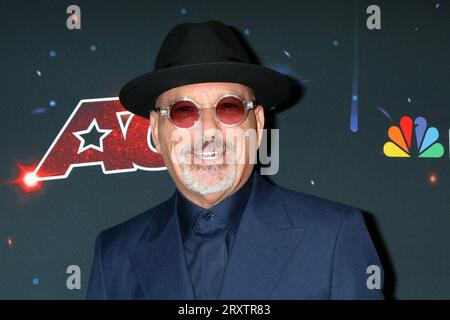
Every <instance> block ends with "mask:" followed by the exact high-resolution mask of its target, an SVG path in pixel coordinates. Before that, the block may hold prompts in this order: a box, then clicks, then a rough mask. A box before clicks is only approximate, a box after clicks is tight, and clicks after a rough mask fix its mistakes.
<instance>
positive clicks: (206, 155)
mask: <svg viewBox="0 0 450 320" xmlns="http://www.w3.org/2000/svg"><path fill="white" fill-rule="evenodd" d="M195 155H196V156H197V157H199V158H202V159H207V160H211V159H216V158H218V157H219V156H221V155H222V153H221V152H203V153H196V154H195Z"/></svg>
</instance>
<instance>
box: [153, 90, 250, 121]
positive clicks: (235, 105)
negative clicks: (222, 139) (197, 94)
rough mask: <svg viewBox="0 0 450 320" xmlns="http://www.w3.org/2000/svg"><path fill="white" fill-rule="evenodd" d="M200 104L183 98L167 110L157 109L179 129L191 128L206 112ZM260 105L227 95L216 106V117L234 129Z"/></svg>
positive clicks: (171, 104) (219, 99)
mask: <svg viewBox="0 0 450 320" xmlns="http://www.w3.org/2000/svg"><path fill="white" fill-rule="evenodd" d="M199 105H200V104H198V103H197V102H195V101H194V100H193V99H190V98H187V97H183V98H181V99H178V100H176V101H173V102H172V103H170V105H169V106H168V107H166V108H161V107H156V108H155V109H156V110H157V111H159V112H160V114H161V116H165V117H168V118H169V120H170V121H171V122H172V124H173V125H175V126H176V127H178V128H184V129H186V128H191V127H192V126H194V125H195V123H196V121H198V120H199V119H200V118H201V117H202V113H203V112H204V111H203V109H202V108H199V107H198V106H199ZM257 105H258V100H257V99H254V100H244V99H242V98H241V97H239V96H237V95H233V94H225V95H223V96H221V97H219V98H218V100H217V101H216V103H215V104H214V107H213V109H214V116H215V120H216V122H217V121H218V122H219V123H220V124H221V125H223V126H225V127H234V126H237V125H240V124H242V122H244V120H245V119H246V118H247V115H248V111H249V110H251V109H253V108H255V107H256V106H257Z"/></svg>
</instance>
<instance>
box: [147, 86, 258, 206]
mask: <svg viewBox="0 0 450 320" xmlns="http://www.w3.org/2000/svg"><path fill="white" fill-rule="evenodd" d="M230 94H231V95H235V96H238V97H241V98H242V99H243V100H245V101H250V100H253V99H255V96H254V93H253V91H252V90H251V88H249V87H247V86H245V85H241V84H238V83H228V82H207V83H198V84H190V85H185V86H180V87H176V88H173V89H171V90H168V91H165V92H163V93H162V94H161V95H160V96H159V97H158V99H157V101H156V106H158V107H161V108H167V107H168V106H169V104H170V103H172V102H173V101H177V100H179V99H181V98H190V99H192V100H193V101H194V102H195V104H196V105H197V107H198V108H199V110H200V117H199V119H198V121H197V122H195V124H194V125H193V126H190V127H187V128H180V127H177V126H176V125H175V124H174V122H172V121H171V120H170V119H169V117H167V116H163V115H161V114H160V112H155V111H152V112H151V113H150V122H151V127H152V136H153V140H154V142H155V145H156V148H157V150H158V152H159V153H161V154H162V156H163V158H164V162H165V165H166V167H167V169H168V171H169V174H170V175H171V176H172V178H173V180H174V181H175V184H176V185H177V187H178V189H179V190H180V191H181V192H182V193H183V194H184V195H186V196H187V197H188V198H189V199H190V200H194V202H196V203H197V204H200V205H204V206H207V207H208V206H212V205H213V204H215V203H217V202H219V201H221V200H222V199H223V198H225V197H227V196H228V195H230V194H232V193H233V192H234V191H236V190H237V189H239V188H240V187H241V186H242V185H243V184H244V183H245V182H246V181H247V179H248V177H249V176H250V174H251V171H252V169H253V167H254V164H255V162H256V150H257V149H258V148H259V145H260V143H261V137H262V129H263V126H264V112H263V108H262V106H261V105H258V106H256V107H255V108H253V109H251V110H249V111H248V113H247V116H246V118H245V120H244V121H243V122H242V123H240V124H239V123H238V124H237V125H234V126H233V125H231V126H230V125H226V124H225V125H224V124H223V123H221V122H220V120H219V118H218V117H216V114H215V112H214V105H215V103H216V102H217V101H218V100H219V99H220V98H221V97H223V96H224V95H230Z"/></svg>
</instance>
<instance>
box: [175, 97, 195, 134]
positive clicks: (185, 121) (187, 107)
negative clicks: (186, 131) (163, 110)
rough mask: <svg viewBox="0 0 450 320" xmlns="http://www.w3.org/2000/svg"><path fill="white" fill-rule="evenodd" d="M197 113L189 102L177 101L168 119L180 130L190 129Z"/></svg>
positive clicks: (193, 105)
mask: <svg viewBox="0 0 450 320" xmlns="http://www.w3.org/2000/svg"><path fill="white" fill-rule="evenodd" d="M198 116H199V111H198V109H197V107H196V106H195V104H193V103H192V102H190V101H178V102H177V103H175V104H174V105H173V106H172V108H171V109H170V119H171V120H172V122H173V123H174V124H175V125H176V126H177V127H180V128H190V127H192V126H193V125H194V123H195V121H197V119H198Z"/></svg>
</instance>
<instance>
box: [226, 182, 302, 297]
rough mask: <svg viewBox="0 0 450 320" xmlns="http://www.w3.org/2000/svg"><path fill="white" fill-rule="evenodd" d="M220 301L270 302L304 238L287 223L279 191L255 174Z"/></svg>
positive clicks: (289, 222) (296, 229)
mask: <svg viewBox="0 0 450 320" xmlns="http://www.w3.org/2000/svg"><path fill="white" fill-rule="evenodd" d="M254 178H255V180H254V185H253V191H252V194H251V196H250V198H249V200H248V204H247V206H246V209H245V211H244V215H243V216H242V220H241V223H240V226H239V229H238V232H237V234H236V239H235V243H234V245H233V248H232V251H231V255H230V257H229V261H228V265H227V267H226V269H225V273H224V278H223V282H222V289H221V292H220V295H219V298H220V299H269V298H270V296H271V294H272V292H273V290H274V289H275V287H276V284H277V283H278V281H279V279H280V277H281V276H282V274H283V271H284V270H285V268H286V266H287V264H288V262H289V258H290V257H291V256H292V254H293V252H294V250H295V248H297V246H298V244H299V243H300V240H301V238H302V236H303V233H304V229H303V228H301V227H296V226H294V225H293V223H292V221H291V220H290V218H289V216H288V213H287V212H286V210H285V209H284V205H283V203H282V201H281V199H280V197H279V195H278V194H277V192H278V191H279V189H278V188H276V187H274V186H272V185H270V184H269V183H268V182H266V181H264V180H263V178H262V177H260V176H259V175H258V174H255V177H254Z"/></svg>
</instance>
